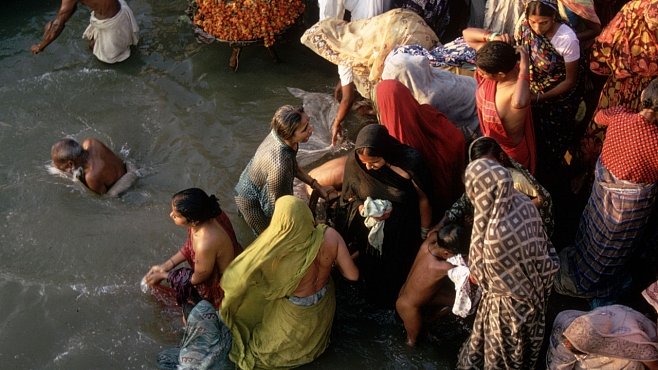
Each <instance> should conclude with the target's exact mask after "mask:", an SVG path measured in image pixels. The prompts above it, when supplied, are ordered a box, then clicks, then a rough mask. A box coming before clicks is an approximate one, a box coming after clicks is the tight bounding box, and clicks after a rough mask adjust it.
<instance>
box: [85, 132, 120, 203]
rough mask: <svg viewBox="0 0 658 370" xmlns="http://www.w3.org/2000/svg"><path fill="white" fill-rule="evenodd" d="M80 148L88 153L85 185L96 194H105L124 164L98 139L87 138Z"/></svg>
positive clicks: (115, 180)
mask: <svg viewBox="0 0 658 370" xmlns="http://www.w3.org/2000/svg"><path fill="white" fill-rule="evenodd" d="M82 149H84V150H86V151H87V152H88V153H89V155H88V158H87V162H86V163H85V165H84V167H83V169H84V182H85V185H87V187H88V188H89V189H91V190H93V191H94V192H96V193H98V194H105V193H106V192H107V191H108V190H109V189H110V188H111V187H112V185H114V183H116V182H117V181H118V180H119V179H120V178H121V177H122V176H123V175H125V174H126V166H125V164H124V163H123V161H122V160H121V159H120V158H119V157H117V155H116V154H114V152H112V151H111V150H110V149H109V148H108V147H106V146H105V144H103V143H102V142H100V141H99V140H96V139H93V138H89V139H86V140H85V141H83V142H82Z"/></svg>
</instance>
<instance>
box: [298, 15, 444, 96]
mask: <svg viewBox="0 0 658 370" xmlns="http://www.w3.org/2000/svg"><path fill="white" fill-rule="evenodd" d="M301 42H302V44H304V45H306V46H307V47H308V48H310V49H311V50H313V51H314V52H315V53H316V54H318V55H320V56H321V57H323V58H325V59H326V60H328V61H330V62H331V63H334V64H336V65H344V66H349V67H352V72H353V77H354V84H355V86H356V88H357V90H358V91H359V93H360V94H361V95H362V96H364V97H366V98H372V96H371V94H372V93H374V91H372V90H373V89H372V87H373V85H374V84H376V83H377V82H378V81H379V79H380V77H381V73H382V70H383V68H384V60H385V59H386V56H387V55H388V53H389V52H390V51H391V50H393V48H394V47H396V46H398V45H411V44H419V45H422V46H423V47H425V48H431V47H433V46H434V45H435V44H437V43H438V42H439V39H438V37H437V36H436V34H434V31H432V29H431V28H429V26H427V24H426V23H425V21H423V19H422V18H421V17H420V16H418V14H416V13H414V12H413V11H411V10H405V9H393V10H390V11H388V12H386V13H384V14H381V15H378V16H376V17H372V18H368V19H363V20H358V21H354V22H346V21H344V20H340V19H335V18H328V19H325V20H322V21H319V22H318V23H316V24H314V25H313V26H311V27H310V28H309V29H307V30H306V32H304V34H303V35H302V38H301Z"/></svg>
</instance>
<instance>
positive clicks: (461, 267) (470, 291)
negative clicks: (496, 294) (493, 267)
mask: <svg viewBox="0 0 658 370" xmlns="http://www.w3.org/2000/svg"><path fill="white" fill-rule="evenodd" d="M446 262H449V263H451V264H453V265H455V266H456V267H453V268H451V269H450V270H448V278H450V280H452V282H453V283H455V303H454V305H453V306H452V313H454V314H455V315H457V316H460V317H466V316H468V315H470V314H472V313H473V312H474V311H475V307H476V306H477V303H478V301H479V300H480V296H481V292H480V289H479V288H477V287H475V288H472V287H471V283H470V282H469V281H468V276H469V275H470V274H471V272H470V270H469V269H468V266H466V262H464V258H463V257H462V255H461V254H457V255H454V256H452V257H450V258H448V259H446Z"/></svg>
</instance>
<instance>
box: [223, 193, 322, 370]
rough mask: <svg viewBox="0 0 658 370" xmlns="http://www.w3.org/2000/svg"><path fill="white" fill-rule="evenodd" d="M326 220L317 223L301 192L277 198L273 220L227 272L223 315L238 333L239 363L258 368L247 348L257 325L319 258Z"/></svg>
mask: <svg viewBox="0 0 658 370" xmlns="http://www.w3.org/2000/svg"><path fill="white" fill-rule="evenodd" d="M325 230H326V225H318V226H315V225H314V221H313V215H312V214H311V210H310V209H309V208H308V206H307V205H306V204H305V203H304V202H303V201H302V200H301V199H299V198H296V197H294V196H291V195H285V196H282V197H280V198H279V199H277V201H276V203H275V206H274V214H273V215H272V221H271V222H270V225H269V226H268V227H267V228H266V229H265V230H264V231H263V233H262V234H260V236H259V237H258V238H257V239H256V240H255V241H254V242H253V243H252V244H251V245H250V246H249V247H247V248H245V250H244V252H242V253H241V254H240V255H239V256H238V257H236V258H235V260H233V262H231V264H230V265H229V266H228V267H227V268H226V271H225V272H224V275H223V276H222V280H221V285H222V287H223V288H224V300H223V301H222V309H221V315H222V320H223V321H224V323H226V326H228V327H229V329H230V330H231V333H232V334H233V348H232V349H231V360H233V361H234V362H235V363H236V364H238V365H239V367H240V368H243V367H251V368H253V366H254V363H255V358H254V357H253V354H251V353H250V352H249V351H248V347H249V340H250V338H251V336H252V332H253V330H254V329H255V328H256V326H258V325H260V324H261V323H262V321H263V317H264V315H265V314H266V313H267V312H269V311H270V309H271V308H272V307H273V305H275V304H276V302H277V301H278V300H279V299H286V297H287V296H290V295H292V293H293V292H294V291H295V289H297V286H298V285H299V282H300V281H301V279H302V278H303V277H304V275H305V274H306V272H307V270H308V269H309V267H310V266H311V264H312V263H313V261H314V260H315V257H316V256H317V254H318V251H319V250H320V246H321V245H322V241H323V240H324V232H325Z"/></svg>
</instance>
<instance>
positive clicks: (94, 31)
mask: <svg viewBox="0 0 658 370" xmlns="http://www.w3.org/2000/svg"><path fill="white" fill-rule="evenodd" d="M119 2H120V3H121V10H120V11H119V12H118V13H117V14H116V15H115V16H114V17H112V18H108V19H98V18H96V16H95V15H94V12H91V19H90V21H89V26H88V27H87V29H86V30H85V32H84V34H83V35H82V38H84V39H87V40H94V55H95V56H96V58H98V60H100V61H102V62H105V63H116V62H121V61H124V60H126V59H128V57H129V56H130V45H137V42H138V41H139V36H138V34H139V27H138V26H137V21H136V20H135V16H134V15H133V12H132V10H130V8H129V7H128V4H126V2H125V1H124V0H119Z"/></svg>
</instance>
